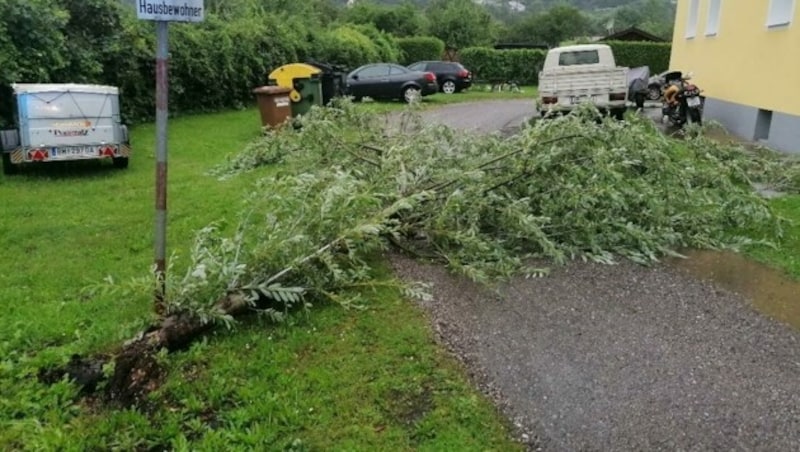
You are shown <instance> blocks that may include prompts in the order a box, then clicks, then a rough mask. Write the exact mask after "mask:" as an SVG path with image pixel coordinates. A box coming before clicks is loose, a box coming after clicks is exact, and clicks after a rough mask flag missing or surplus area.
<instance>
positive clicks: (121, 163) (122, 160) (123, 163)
mask: <svg viewBox="0 0 800 452" xmlns="http://www.w3.org/2000/svg"><path fill="white" fill-rule="evenodd" d="M127 167H128V157H114V168H119V169H125V168H127Z"/></svg>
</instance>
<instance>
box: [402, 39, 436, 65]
mask: <svg viewBox="0 0 800 452" xmlns="http://www.w3.org/2000/svg"><path fill="white" fill-rule="evenodd" d="M397 45H398V46H399V47H400V51H401V52H402V55H401V58H400V62H401V63H402V64H404V65H409V64H412V63H415V62H417V61H428V60H438V59H440V58H442V54H443V53H444V41H442V40H441V39H439V38H436V37H433V36H414V37H410V38H400V39H398V40H397Z"/></svg>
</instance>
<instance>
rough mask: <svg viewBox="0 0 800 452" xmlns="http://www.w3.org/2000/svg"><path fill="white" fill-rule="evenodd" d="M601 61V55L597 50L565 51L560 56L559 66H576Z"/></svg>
mask: <svg viewBox="0 0 800 452" xmlns="http://www.w3.org/2000/svg"><path fill="white" fill-rule="evenodd" d="M599 62H600V55H599V54H598V53H597V50H579V51H575V52H564V53H562V54H561V55H559V56H558V65H559V66H574V65H576V64H597V63H599Z"/></svg>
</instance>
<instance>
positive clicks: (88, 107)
mask: <svg viewBox="0 0 800 452" xmlns="http://www.w3.org/2000/svg"><path fill="white" fill-rule="evenodd" d="M12 88H13V92H14V98H15V101H16V107H17V108H16V111H17V124H16V125H17V128H16V129H11V130H3V131H0V144H2V149H0V151H2V155H3V171H4V172H5V173H6V174H12V173H14V172H16V170H17V168H18V166H19V165H21V164H25V163H34V162H37V163H40V162H53V161H65V160H87V159H110V160H112V161H113V163H114V166H116V167H119V168H126V167H127V166H128V158H129V157H130V152H131V150H130V141H129V138H128V129H127V127H126V126H125V125H123V124H122V120H121V117H120V113H119V111H120V110H119V90H118V89H117V88H116V87H113V86H103V85H81V84H50V83H47V84H14V85H12Z"/></svg>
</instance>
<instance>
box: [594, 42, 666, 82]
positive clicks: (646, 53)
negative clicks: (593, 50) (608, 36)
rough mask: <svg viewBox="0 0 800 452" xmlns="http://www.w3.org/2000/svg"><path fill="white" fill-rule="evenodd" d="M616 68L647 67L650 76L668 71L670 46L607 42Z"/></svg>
mask: <svg viewBox="0 0 800 452" xmlns="http://www.w3.org/2000/svg"><path fill="white" fill-rule="evenodd" d="M605 44H608V45H609V46H611V49H612V50H613V51H614V59H615V60H616V61H617V65H618V66H627V67H637V66H649V67H650V73H651V74H658V73H659V72H663V71H666V70H667V69H669V57H670V52H671V51H672V45H671V44H670V43H667V42H664V43H661V42H630V41H609V42H606V43H605Z"/></svg>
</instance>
